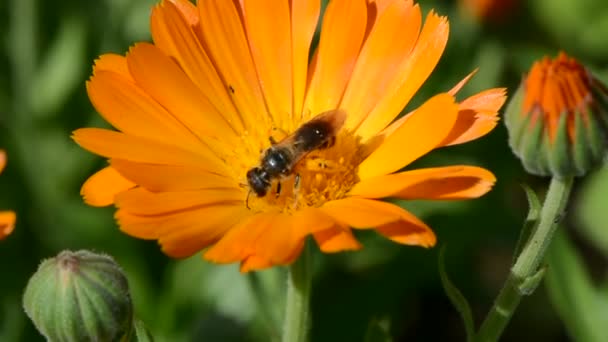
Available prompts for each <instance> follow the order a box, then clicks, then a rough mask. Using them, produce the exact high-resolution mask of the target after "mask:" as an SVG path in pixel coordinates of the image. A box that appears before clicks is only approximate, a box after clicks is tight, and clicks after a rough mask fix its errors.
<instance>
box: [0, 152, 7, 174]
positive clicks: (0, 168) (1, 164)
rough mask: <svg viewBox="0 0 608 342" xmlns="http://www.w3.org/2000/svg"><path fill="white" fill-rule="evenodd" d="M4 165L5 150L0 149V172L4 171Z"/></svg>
mask: <svg viewBox="0 0 608 342" xmlns="http://www.w3.org/2000/svg"><path fill="white" fill-rule="evenodd" d="M5 166H6V152H4V151H3V150H0V172H2V171H4V167H5Z"/></svg>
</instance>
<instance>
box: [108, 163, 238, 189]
mask: <svg viewBox="0 0 608 342" xmlns="http://www.w3.org/2000/svg"><path fill="white" fill-rule="evenodd" d="M110 164H111V165H112V167H113V168H115V169H116V170H118V172H120V174H121V175H123V176H124V177H125V178H127V179H129V180H131V181H132V182H135V183H137V184H138V185H140V186H142V187H144V188H146V189H148V190H150V191H187V190H198V189H213V188H218V189H225V188H233V189H236V188H237V187H238V184H237V183H236V181H235V180H234V179H232V178H230V177H227V176H225V175H223V174H217V173H213V172H209V171H208V169H206V168H200V167H196V166H182V165H162V164H148V163H137V162H131V161H127V160H121V159H112V160H110Z"/></svg>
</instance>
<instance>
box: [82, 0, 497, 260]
mask: <svg viewBox="0 0 608 342" xmlns="http://www.w3.org/2000/svg"><path fill="white" fill-rule="evenodd" d="M319 15H320V1H311V0H291V1H288V0H275V1H270V0H266V1H260V0H257V1H247V0H244V1H240V2H238V1H225V0H200V1H199V2H198V4H197V5H196V6H195V5H192V4H191V3H190V2H188V1H186V0H173V1H163V2H162V3H161V4H160V5H159V6H157V7H156V8H155V9H154V10H153V12H152V18H151V27H152V36H153V39H154V45H152V44H147V43H140V44H136V45H135V46H134V47H133V48H131V49H130V51H129V53H128V54H127V55H126V57H123V56H117V55H103V56H101V58H100V59H99V60H98V61H97V62H96V65H95V68H94V71H93V76H92V78H91V80H90V81H89V82H88V84H87V89H88V93H89V97H90V98H91V101H92V103H93V105H94V106H95V107H96V109H97V110H98V111H99V112H100V113H101V115H102V116H103V117H104V118H105V119H106V120H107V121H108V122H110V123H111V124H112V125H113V126H114V127H115V128H116V129H117V130H119V131H120V132H115V131H110V130H106V129H97V128H84V129H79V130H77V131H75V132H74V139H75V140H76V142H77V143H78V144H80V145H81V146H82V147H84V148H85V149H87V150H89V151H91V152H93V153H96V154H99V155H101V156H104V157H106V158H109V161H110V166H108V167H107V168H105V169H103V170H101V171H100V172H98V173H96V174H95V175H93V176H92V177H91V178H89V180H88V181H87V182H86V183H85V184H84V185H83V189H82V194H83V196H84V198H85V201H86V202H87V203H89V204H91V205H97V206H104V205H110V204H115V205H116V206H117V207H118V211H117V213H116V218H117V220H118V222H119V224H120V227H121V229H122V230H123V231H125V232H126V233H128V234H130V235H133V236H135V237H138V238H142V239H154V240H158V242H159V243H160V245H161V246H162V250H163V252H165V253H166V254H168V255H170V256H173V257H186V256H189V255H192V254H193V253H196V252H197V251H200V250H202V249H204V248H206V247H210V248H209V249H208V250H207V251H206V252H205V253H204V258H205V259H207V260H210V261H213V262H217V263H233V262H241V270H242V271H248V270H253V269H261V268H265V267H270V266H272V265H283V264H289V263H291V262H293V261H294V260H295V259H296V258H297V257H298V255H299V253H300V251H301V249H302V246H303V242H304V240H305V238H306V237H307V236H308V235H312V236H313V237H314V239H315V240H316V242H317V244H318V245H319V247H320V249H321V250H322V251H324V252H338V251H344V250H357V249H360V248H361V245H360V244H359V242H358V241H357V240H356V239H355V237H354V235H353V232H352V229H353V228H354V229H375V230H376V231H377V232H378V233H380V234H382V235H384V236H386V237H387V238H389V239H391V240H393V241H395V242H398V243H401V244H406V245H419V246H424V247H429V246H433V245H434V244H435V235H434V233H433V231H432V230H431V229H430V228H429V227H428V226H427V225H426V224H424V223H423V222H422V221H420V220H419V219H418V218H416V217H415V216H414V215H412V214H411V213H409V212H408V211H406V210H405V209H402V208H401V207H399V206H397V205H394V204H391V203H387V202H383V201H380V200H379V199H382V198H387V197H391V198H402V199H441V200H451V199H467V198H475V197H478V196H481V195H483V194H485V193H486V192H487V191H488V190H489V189H490V188H491V186H492V185H493V183H494V181H495V178H494V176H493V175H492V173H490V172H489V171H487V170H485V169H482V168H479V167H473V166H464V165H458V166H449V167H437V168H429V169H420V170H412V171H405V172H398V171H399V170H400V169H401V168H403V167H405V166H406V165H408V164H410V163H411V162H412V161H414V160H416V159H418V158H419V157H421V156H423V155H425V154H426V153H428V152H430V151H431V150H433V149H435V148H438V147H441V146H446V145H453V144H459V143H463V142H467V141H470V140H473V139H476V138H478V137H480V136H482V135H484V134H486V133H488V132H489V131H490V130H492V128H494V126H495V125H496V121H497V117H496V115H497V111H498V109H499V108H500V107H501V106H502V104H503V102H504V100H505V96H504V90H503V89H492V90H488V91H485V92H482V93H480V94H477V95H475V96H472V97H470V98H468V99H466V100H464V101H463V102H461V103H457V102H456V101H455V100H454V97H453V96H454V93H455V92H456V91H457V90H458V89H459V88H460V87H461V86H462V85H463V84H464V83H465V82H466V80H464V81H463V82H461V84H459V85H458V86H457V87H456V88H454V89H453V90H452V91H450V92H448V93H444V94H439V95H437V96H435V97H433V98H431V99H430V100H428V101H427V102H426V103H425V104H423V105H422V106H421V107H420V108H418V109H416V110H415V111H413V112H412V113H410V114H408V115H407V116H405V117H403V118H402V119H400V120H397V121H395V122H393V123H392V124H391V122H392V121H393V120H394V119H395V118H396V117H397V115H399V113H400V111H401V110H402V109H403V107H404V106H405V105H406V104H407V103H408V102H409V100H410V99H411V98H412V96H413V95H414V94H415V92H416V91H417V90H418V88H419V87H420V86H421V85H422V83H423V82H424V81H425V80H426V79H427V77H428V76H429V75H430V73H431V71H432V70H433V68H434V67H435V65H436V64H437V61H438V60H439V57H440V56H441V54H442V52H443V50H444V47H445V44H446V41H447V36H448V22H447V20H446V19H445V18H444V17H440V16H438V15H437V14H435V13H434V12H431V13H430V14H429V15H428V16H427V19H426V20H425V22H424V24H423V20H422V14H421V11H420V8H419V6H418V5H414V4H413V3H412V1H404V0H392V1H391V0H384V1H380V0H378V1H370V0H334V1H331V2H330V3H329V5H328V6H327V9H326V11H325V15H324V18H323V23H322V29H321V36H320V42H319V46H318V48H317V50H316V51H315V52H314V54H313V58H312V61H311V62H310V64H309V61H308V56H309V52H310V51H309V49H310V45H311V41H312V38H313V34H314V32H315V29H316V27H317V22H318V20H319ZM338 108H339V109H341V110H342V111H344V112H345V113H347V117H346V122H345V123H344V126H343V128H342V129H341V130H340V132H339V133H338V135H337V137H336V141H335V144H334V145H333V146H332V147H330V148H328V149H322V150H321V149H320V150H316V151H313V152H312V153H310V154H308V155H307V156H306V157H305V158H303V159H302V160H301V161H300V162H299V163H298V164H297V165H296V167H295V170H294V171H293V173H291V174H290V175H289V176H288V177H285V178H284V179H282V180H281V181H280V183H281V191H280V192H279V191H278V189H277V184H278V182H276V181H275V182H273V185H272V189H271V190H270V191H269V192H268V194H267V195H265V196H264V197H257V196H256V195H255V193H253V194H249V193H250V188H249V186H248V185H247V178H246V174H247V171H248V170H249V169H251V168H252V167H255V166H257V165H259V163H260V156H261V153H262V152H263V151H264V150H265V149H267V148H268V147H269V146H270V139H269V138H270V137H274V138H276V139H280V138H281V137H285V136H286V135H287V134H289V133H291V132H293V131H294V130H296V129H297V128H298V127H300V126H301V125H302V124H303V123H305V122H307V121H308V120H309V119H311V118H312V117H314V116H316V115H317V114H319V113H322V112H325V111H328V110H335V109H338ZM296 175H297V176H296ZM296 178H299V182H298V183H299V185H297V186H296V184H294V183H295V179H296ZM248 194H249V200H248V201H247V198H248ZM246 202H248V203H246Z"/></svg>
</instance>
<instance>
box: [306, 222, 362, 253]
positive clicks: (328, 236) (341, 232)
mask: <svg viewBox="0 0 608 342" xmlns="http://www.w3.org/2000/svg"><path fill="white" fill-rule="evenodd" d="M313 236H314V238H315V241H316V242H317V244H318V245H319V248H320V249H321V251H322V252H324V253H336V252H342V251H356V250H359V249H361V248H363V246H362V245H361V244H360V243H359V241H357V239H356V238H355V236H354V235H353V233H352V232H351V230H350V229H348V228H343V227H338V228H331V229H327V230H323V231H320V232H316V233H314V234H313Z"/></svg>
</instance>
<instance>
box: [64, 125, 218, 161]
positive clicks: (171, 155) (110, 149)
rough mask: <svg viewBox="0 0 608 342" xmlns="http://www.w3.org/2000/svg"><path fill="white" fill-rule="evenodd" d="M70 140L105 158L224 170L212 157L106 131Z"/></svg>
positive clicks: (88, 131) (90, 131)
mask: <svg viewBox="0 0 608 342" xmlns="http://www.w3.org/2000/svg"><path fill="white" fill-rule="evenodd" d="M72 138H73V139H74V140H75V141H76V143H77V144H78V145H80V146H81V147H82V148H84V149H86V150H88V151H90V152H93V153H95V154H98V155H100V156H103V157H107V158H117V159H126V160H131V161H136V162H142V163H153V164H169V165H171V164H173V165H190V166H198V167H202V168H204V169H206V170H224V167H223V166H222V165H221V164H220V162H219V161H218V159H217V157H216V156H214V155H211V154H209V155H203V154H201V153H194V152H190V151H186V150H184V149H182V148H180V147H177V146H171V145H166V144H163V143H160V142H158V141H154V140H150V139H147V138H142V137H136V136H132V135H128V134H124V133H120V132H114V131H110V130H107V129H101V128H81V129H77V130H76V131H74V132H73V133H72Z"/></svg>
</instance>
